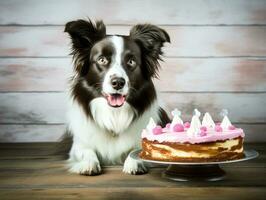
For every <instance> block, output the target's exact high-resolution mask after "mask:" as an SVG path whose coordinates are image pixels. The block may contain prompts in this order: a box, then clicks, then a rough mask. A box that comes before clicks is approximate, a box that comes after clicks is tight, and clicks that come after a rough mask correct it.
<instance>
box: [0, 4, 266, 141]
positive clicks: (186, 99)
mask: <svg viewBox="0 0 266 200" xmlns="http://www.w3.org/2000/svg"><path fill="white" fill-rule="evenodd" d="M86 17H90V18H92V19H103V20H104V22H105V23H106V24H107V32H108V33H116V34H127V33H128V31H129V29H130V27H131V26H132V25H133V24H136V23H144V22H149V23H154V24H157V25H159V26H161V27H162V28H164V29H166V30H167V31H168V33H169V34H170V37H171V41H172V43H171V44H169V45H166V47H165V49H164V52H165V55H166V58H165V62H164V63H162V71H161V73H160V80H156V81H155V82H156V86H157V88H158V90H159V91H160V96H161V98H162V102H163V104H164V106H165V108H166V109H167V110H168V111H170V110H171V109H173V108H174V107H178V108H179V109H182V110H183V111H184V113H185V116H184V117H185V118H186V119H190V117H191V113H192V110H193V109H194V107H197V108H199V109H200V110H201V111H203V112H204V111H209V112H211V113H212V114H213V115H214V119H216V120H218V119H219V115H218V113H219V112H220V110H221V109H222V108H228V109H229V111H231V112H230V119H231V120H232V122H234V123H235V124H236V125H237V126H239V127H242V128H243V129H244V130H245V132H246V139H247V141H251V142H252V141H266V1H265V0H253V1H249V0H234V1H232V0H186V1H183V0H168V1H163V0H132V1H123V0H110V1H104V0H95V1H92V0H89V1H88V0H65V1H63V0H57V1H53V0H46V1H41V0H39V1H37V0H24V1H19V0H9V1H5V0H0V142H32V141H36V142H37V141H56V140H58V138H59V137H60V136H61V135H62V133H63V131H64V127H65V126H64V123H65V112H66V108H65V107H66V105H65V102H66V99H65V94H64V91H65V88H66V83H67V78H68V77H69V75H70V74H71V71H72V64H71V57H70V56H68V54H69V47H70V46H69V44H70V41H69V38H68V36H67V35H66V34H65V33H63V30H64V24H65V23H66V22H67V21H70V20H75V19H78V18H86Z"/></svg>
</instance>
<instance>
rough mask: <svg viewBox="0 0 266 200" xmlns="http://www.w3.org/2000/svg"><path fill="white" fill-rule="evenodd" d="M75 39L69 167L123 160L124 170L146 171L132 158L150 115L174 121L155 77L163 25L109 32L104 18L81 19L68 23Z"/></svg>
mask: <svg viewBox="0 0 266 200" xmlns="http://www.w3.org/2000/svg"><path fill="white" fill-rule="evenodd" d="M65 32H67V33H68V34H69V36H70V38H71V41H72V55H73V60H74V76H73V77H72V79H71V83H70V91H69V94H70V95H69V100H70V101H69V103H70V104H69V112H68V132H69V133H70V135H71V136H72V141H73V142H72V146H71V150H70V152H69V159H68V161H69V162H68V163H69V171H70V172H74V173H79V174H83V175H97V174H100V173H101V166H102V165H110V164H111V165H112V164H114V165H116V164H122V163H123V162H124V167H123V172H125V173H129V174H142V173H146V172H147V166H145V165H144V163H142V162H140V161H136V160H133V159H131V158H130V157H128V154H129V152H130V151H132V150H133V149H136V148H140V144H141V130H142V129H143V128H144V127H145V126H146V124H147V123H148V121H149V118H150V117H153V119H154V120H155V121H156V122H157V123H159V124H161V125H165V124H166V123H168V122H169V118H168V116H167V115H166V113H165V111H164V110H163V109H162V108H161V107H160V106H159V105H158V102H157V96H156V91H155V88H154V85H153V82H152V78H156V77H157V74H158V69H159V62H158V61H159V60H160V59H161V57H160V56H161V55H162V50H161V48H162V47H163V44H164V43H165V42H170V38H169V35H168V34H167V33H166V31H164V30H163V29H161V28H159V27H157V26H154V25H151V24H138V25H136V26H134V27H133V28H132V29H131V30H130V34H129V35H128V36H124V35H123V36H122V35H107V34H106V27H105V25H104V23H103V22H102V21H96V22H95V23H94V22H92V21H91V20H88V21H86V20H77V21H71V22H68V23H67V24H66V26H65Z"/></svg>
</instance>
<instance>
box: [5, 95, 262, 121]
mask: <svg viewBox="0 0 266 200" xmlns="http://www.w3.org/2000/svg"><path fill="white" fill-rule="evenodd" d="M159 96H160V99H161V101H162V102H161V104H162V105H163V107H165V108H166V110H167V111H168V112H169V111H171V110H172V109H174V108H176V107H177V108H179V109H181V110H182V111H183V113H184V116H183V117H184V119H185V120H190V119H191V115H192V112H193V109H194V108H198V109H199V110H200V111H202V112H206V111H208V112H210V113H211V114H212V115H213V117H214V119H215V120H219V119H220V116H219V113H220V111H221V109H223V108H227V109H229V112H230V118H231V120H232V121H233V122H241V123H258V122H259V123H265V122H266V107H265V105H266V94H265V93H258V94H253V93H251V94H249V93H161V94H160V95H159ZM0 102H1V105H0V123H10V124H16V123H22V124H33V123H36V124H46V123H65V122H66V105H67V101H66V94H65V93H1V94H0Z"/></svg>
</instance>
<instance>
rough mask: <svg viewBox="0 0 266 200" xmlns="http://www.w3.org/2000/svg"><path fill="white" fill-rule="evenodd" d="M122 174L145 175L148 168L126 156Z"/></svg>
mask: <svg viewBox="0 0 266 200" xmlns="http://www.w3.org/2000/svg"><path fill="white" fill-rule="evenodd" d="M123 172H124V173H126V174H132V175H140V174H146V173H147V172H148V166H145V163H144V162H142V161H139V160H134V159H132V158H131V157H130V156H129V155H128V156H127V158H126V160H125V162H124V167H123Z"/></svg>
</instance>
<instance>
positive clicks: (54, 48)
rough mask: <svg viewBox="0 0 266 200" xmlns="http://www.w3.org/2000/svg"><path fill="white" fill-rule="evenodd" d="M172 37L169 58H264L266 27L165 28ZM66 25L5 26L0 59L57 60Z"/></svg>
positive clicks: (63, 49) (118, 29) (122, 29)
mask: <svg viewBox="0 0 266 200" xmlns="http://www.w3.org/2000/svg"><path fill="white" fill-rule="evenodd" d="M162 28H164V29H166V30H167V31H168V32H169V34H170V37H171V41H172V43H171V44H167V45H166V47H165V50H164V52H165V55H166V56H168V57H223V56H265V55H266V45H265V44H266V37H265V35H266V26H237V27H231V26H229V27H228V26H218V27H210V26H203V27H202V26H195V27H190V26H185V27H181V26H162ZM63 29H64V27H63V26H48V27H47V26H34V27H25V26H22V27H21V26H11V27H10V26H2V27H0V37H1V40H0V46H1V49H0V56H2V57H6V56H7V57H8V56H12V57H13V56H20V57H23V56H30V57H32V56H33V57H42V56H44V57H56V56H67V55H68V54H69V52H70V50H69V49H70V46H69V43H70V41H69V38H68V36H67V34H65V33H64V32H63ZM129 29H130V27H129V26H109V27H107V32H108V33H109V34H123V35H124V34H126V35H127V34H128V32H129Z"/></svg>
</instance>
